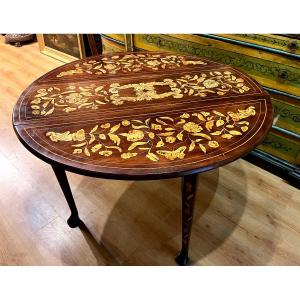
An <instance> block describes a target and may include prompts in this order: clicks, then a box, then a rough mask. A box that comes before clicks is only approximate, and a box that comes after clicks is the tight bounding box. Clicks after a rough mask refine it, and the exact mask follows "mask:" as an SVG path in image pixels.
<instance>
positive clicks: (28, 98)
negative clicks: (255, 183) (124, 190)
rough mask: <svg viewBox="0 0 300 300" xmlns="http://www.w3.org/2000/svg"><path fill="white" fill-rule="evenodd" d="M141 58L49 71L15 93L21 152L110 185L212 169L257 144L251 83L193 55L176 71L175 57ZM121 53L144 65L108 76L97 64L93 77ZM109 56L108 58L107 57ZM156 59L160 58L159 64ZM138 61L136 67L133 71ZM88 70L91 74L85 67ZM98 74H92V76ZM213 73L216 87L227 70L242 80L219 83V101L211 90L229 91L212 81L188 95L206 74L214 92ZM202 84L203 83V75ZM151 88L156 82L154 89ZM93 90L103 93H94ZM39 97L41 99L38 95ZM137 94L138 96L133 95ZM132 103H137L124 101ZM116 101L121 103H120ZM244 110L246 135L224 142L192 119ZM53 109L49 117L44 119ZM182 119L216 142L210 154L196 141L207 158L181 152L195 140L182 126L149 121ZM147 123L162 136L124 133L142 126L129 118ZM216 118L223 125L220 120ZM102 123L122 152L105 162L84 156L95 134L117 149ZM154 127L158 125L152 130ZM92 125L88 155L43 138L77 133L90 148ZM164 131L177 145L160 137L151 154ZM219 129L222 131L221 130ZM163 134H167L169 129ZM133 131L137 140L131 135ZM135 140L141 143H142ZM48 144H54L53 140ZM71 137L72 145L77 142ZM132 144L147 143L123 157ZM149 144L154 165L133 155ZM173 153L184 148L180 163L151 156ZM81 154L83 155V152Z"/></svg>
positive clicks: (263, 104) (260, 98)
mask: <svg viewBox="0 0 300 300" xmlns="http://www.w3.org/2000/svg"><path fill="white" fill-rule="evenodd" d="M144 53H145V52H140V53H138V52H134V53H127V54H126V53H125V54H124V53H120V54H112V55H105V56H97V57H92V58H87V59H83V60H78V61H76V62H72V63H69V64H66V65H64V66H62V67H59V68H57V69H54V70H53V71H51V72H49V73H47V74H45V75H44V76H42V77H41V78H39V79H37V80H36V81H35V82H34V83H33V84H31V85H30V86H29V87H28V88H27V89H26V90H25V91H24V93H23V94H22V95H21V97H20V99H19V101H18V102H17V104H16V106H15V109H14V113H13V124H14V128H15V130H16V133H17V135H18V136H19V138H20V140H21V141H22V143H23V144H24V145H25V146H26V147H27V149H28V150H30V151H31V152H32V153H33V154H35V155H36V156H38V157H39V158H41V159H42V160H44V161H46V162H48V163H51V164H58V165H61V166H63V167H64V168H65V169H67V170H69V171H73V172H76V173H80V174H86V175H91V176H99V177H105V178H116V179H156V178H166V177H175V176H182V175H187V174H190V173H194V172H202V171H206V170H208V169H212V168H216V167H218V166H221V165H223V164H225V163H228V162H230V161H233V160H235V159H237V158H239V157H241V156H243V155H245V154H247V153H248V152H249V151H250V150H251V149H253V148H254V147H256V146H257V145H258V144H259V143H260V142H261V141H262V140H263V138H264V137H265V135H266V133H267V132H268V130H269V129H270V127H271V123H272V108H271V102H270V100H269V96H268V95H267V94H266V93H265V92H264V91H263V90H262V88H261V86H260V85H259V84H258V83H257V82H256V81H255V80H253V79H251V78H250V77H249V76H247V75H245V74H243V73H241V72H240V71H237V70H235V69H233V68H231V67H229V66H225V65H221V64H218V63H215V62H210V61H207V60H206V59H202V58H198V57H188V56H182V57H183V59H184V61H185V62H183V63H182V62H181V63H179V64H178V65H176V62H178V61H179V59H178V58H176V57H175V56H174V57H173V56H172V57H171V58H169V59H167V62H169V63H166V64H163V63H162V62H163V61H166V59H164V57H166V56H168V55H174V54H171V53H160V52H158V53H157V52H151V54H147V52H146V54H147V55H151V56H153V55H157V58H155V57H154V58H153V57H152V58H150V59H148V60H147V61H146V62H145V60H143V59H144V58H143V57H138V55H145V54H144ZM124 55H131V56H132V55H134V56H135V57H133V58H131V57H130V56H129V58H127V61H131V60H135V61H136V62H138V63H139V62H140V61H143V64H140V65H138V67H136V66H135V67H131V69H128V68H127V69H126V64H123V68H122V69H120V70H117V71H115V69H116V68H115V67H114V65H113V64H112V63H107V62H106V63H102V65H105V66H106V68H103V70H104V71H105V73H102V72H101V71H99V65H100V62H101V61H102V60H103V59H104V62H105V59H107V60H112V61H113V62H114V63H115V64H117V63H118V62H119V61H120V59H121V58H122V57H124ZM111 57H114V58H113V59H112V58H111ZM116 57H117V58H116ZM161 58H163V59H162V60H161ZM172 60H174V62H172ZM181 60H182V59H181ZM199 60H201V61H202V62H204V64H195V63H186V61H192V62H198V61H199ZM89 62H90V63H89ZM158 62H160V64H158ZM84 63H87V65H83V64H84ZM138 63H135V64H136V65H137V64H138ZM129 64H130V63H129ZM90 65H92V66H95V67H96V68H91V66H90ZM163 65H164V66H163ZM76 66H78V67H77V73H75V72H74V73H73V74H71V73H69V74H67V73H64V72H66V71H70V70H75V69H76ZM97 67H98V68H97ZM97 72H98V73H99V74H96V73H97ZM210 72H214V73H213V74H214V75H213V76H212V75H210V74H212V73H210ZM216 72H219V73H221V74H222V75H223V79H221V80H223V81H224V76H225V75H224V73H226V72H231V73H232V74H231V75H230V76H233V77H232V78H234V77H236V78H241V80H243V81H244V82H243V83H239V82H238V81H237V82H235V83H230V80H229V81H228V82H229V83H228V82H225V83H226V84H231V85H232V86H233V88H231V89H230V88H229V91H227V92H223V93H224V95H218V94H217V92H219V93H222V91H225V90H227V89H228V86H226V87H224V88H222V84H221V83H220V82H219V85H218V87H216V88H210V89H208V90H210V91H206V92H205V93H206V94H207V96H206V97H203V96H202V97H201V96H195V93H196V92H197V89H195V88H197V82H196V81H197V80H198V79H199V78H200V77H201V74H204V75H203V76H206V77H205V78H206V79H207V78H214V79H213V80H214V81H210V82H209V81H206V85H207V86H208V83H209V84H210V86H214V85H216V83H215V81H216V78H217V77H218V76H220V75H218V73H216ZM186 76H190V79H188V81H189V83H188V85H189V86H191V85H193V87H194V91H193V92H192V91H190V90H191V88H190V87H189V86H187V85H186V84H185V82H183V81H181V82H180V81H178V80H182V79H183V78H187V77H186ZM195 76H198V79H194V80H192V79H193V78H195ZM201 78H202V79H203V77H201ZM202 79H201V80H202ZM183 80H184V79H183ZM235 80H236V79H235ZM233 81H234V80H233ZM233 81H231V82H233ZM153 82H155V83H154V84H153ZM168 82H171V83H168ZM174 82H175V84H174ZM141 83H143V85H141ZM147 83H148V85H147ZM179 83H180V84H179ZM112 84H114V85H113V86H117V88H114V87H113V88H112ZM130 84H133V87H132V86H131V87H129V85H130ZM243 84H244V85H245V86H246V87H248V88H249V90H248V91H244V93H239V92H237V91H238V89H239V87H237V86H238V85H241V86H243ZM99 86H102V87H103V88H102V89H101V90H97V87H99ZM120 86H125V88H122V87H121V88H120ZM199 86H200V87H203V86H204V85H203V82H202V83H201V82H200V83H199ZM178 87H180V88H181V90H180V93H181V94H182V96H181V98H176V92H178V91H177V90H176V89H177V88H178ZM51 88H52V89H53V90H52V91H50V92H49V91H48V89H51ZM138 88H140V91H138ZM56 89H59V90H56ZM151 89H152V91H151ZM172 89H173V91H172ZM218 89H219V90H218ZM95 90H96V91H95ZM153 90H154V92H153ZM38 91H40V92H41V93H38ZM43 91H46V93H47V94H46V95H44V97H46V99H41V97H35V96H37V95H38V94H39V95H40V96H43ZM198 91H199V90H198ZM168 92H169V94H166V95H168V96H166V97H164V98H161V99H151V97H152V98H155V97H159V96H157V95H159V94H162V93H168ZM89 93H90V94H89ZM105 93H107V94H108V96H106V100H105V97H104V96H105ZM138 93H139V97H138V96H137V94H138ZM151 93H152V94H151ZM153 93H154V96H153ZM191 93H193V94H191ZM59 94H61V95H60V96H61V98H59ZM89 95H90V96H89ZM128 97H131V98H128ZM47 98H48V99H47ZM35 99H40V100H41V101H40V103H36V104H35V103H33V102H32V101H34V100H35ZM53 99H54V100H53ZM87 99H88V100H87ZM120 99H125V100H124V101H123V100H120ZM126 99H127V100H128V99H129V100H130V101H127V100H126ZM132 99H134V100H136V101H131V100H132ZM96 100H97V101H101V102H102V103H105V104H98V103H96V102H95V101H96ZM51 101H52V102H54V103H55V106H53V103H52V102H51ZM85 101H87V102H85ZM122 101H123V103H121V102H122ZM36 102H39V101H36ZM86 103H93V105H94V108H96V109H92V108H91V107H89V106H88V105H87V104H86ZM120 103H121V104H120ZM116 104H119V105H116ZM42 105H44V106H46V105H47V107H46V109H44V108H43V106H42ZM59 105H68V106H59ZM81 105H82V106H81ZM96 106H97V107H96ZM251 106H252V107H254V109H255V115H251V116H250V117H248V118H245V119H243V120H242V121H247V122H249V125H248V126H247V127H248V128H249V129H248V130H247V132H245V133H243V132H242V135H238V136H234V137H232V138H231V139H224V138H222V137H221V136H211V135H210V134H211V133H212V131H218V127H216V126H214V128H213V129H212V130H211V131H208V130H207V129H206V127H205V124H206V122H204V121H201V120H200V119H198V118H197V116H192V114H196V113H197V114H199V113H200V112H201V111H202V112H209V113H210V115H211V116H213V117H214V120H215V121H216V120H217V119H219V116H217V115H215V114H214V113H213V111H214V110H215V111H218V112H220V113H222V114H224V116H226V117H228V115H227V113H228V112H232V113H237V112H238V110H239V109H242V110H245V109H247V108H249V107H251ZM32 107H33V108H32ZM36 107H39V110H38V109H35V108H36ZM66 107H69V108H68V109H69V110H72V109H76V110H73V111H69V112H65V111H64V109H65V108H66ZM53 108H54V110H53V111H52V113H49V111H50V112H51V110H52V109H53ZM43 109H44V110H45V111H46V113H47V112H48V113H49V114H48V115H44V116H41V114H39V115H35V114H33V112H34V113H37V111H39V113H41V111H42V110H43ZM68 109H67V110H68ZM183 114H186V115H187V114H188V115H190V118H187V119H185V120H186V123H188V122H192V123H197V124H198V125H199V124H200V126H201V127H202V131H201V133H206V134H209V135H210V137H211V139H212V140H214V141H216V142H218V144H219V147H217V148H211V147H209V146H208V142H209V140H207V139H206V138H203V137H198V139H202V140H201V141H200V143H202V144H203V145H204V146H205V148H206V153H204V152H203V151H202V150H201V149H200V148H199V146H198V144H197V145H196V147H195V149H194V150H192V151H190V152H188V149H189V147H190V144H191V139H190V138H191V137H192V139H193V140H196V137H194V136H193V135H192V134H193V133H192V132H188V131H186V130H184V127H183V126H184V125H183V124H181V125H176V126H173V122H172V121H170V120H168V119H164V120H163V119H160V121H163V122H165V123H166V124H168V125H161V124H159V123H157V121H156V119H157V118H158V117H168V118H170V117H171V118H173V119H175V121H176V122H179V121H180V120H181V119H182V118H180V116H181V115H183ZM149 118H150V121H148V122H149V124H150V125H152V124H153V125H152V126H154V127H152V128H156V129H157V128H158V129H160V128H159V127H161V128H162V129H163V130H158V129H157V130H153V129H151V128H150V129H149V128H146V127H143V128H139V129H134V128H132V127H131V126H132V124H135V127H137V126H139V125H143V124H142V123H140V124H139V123H138V122H135V121H132V120H138V121H140V122H145V121H146V120H147V119H149ZM207 118H209V117H205V119H207ZM220 119H222V117H221V118H220ZM223 119H224V118H223ZM124 120H129V121H130V122H131V125H130V126H123V125H122V124H121V122H122V121H124ZM230 120H231V123H232V118H230ZM105 123H110V128H112V127H113V126H115V125H118V124H121V126H120V128H119V129H118V130H117V131H116V132H114V134H117V135H118V137H119V138H120V139H121V142H120V145H119V146H120V147H121V148H122V150H121V151H122V153H120V152H119V150H117V149H112V148H110V149H109V151H112V155H111V156H107V157H106V156H101V155H99V152H100V150H99V151H96V152H95V153H93V152H92V151H91V148H92V147H93V146H94V145H95V144H96V143H97V142H98V141H100V142H101V140H100V139H99V135H98V134H99V133H104V134H105V135H106V141H104V140H102V142H103V143H104V144H105V145H106V146H117V145H116V143H118V142H117V141H115V142H114V141H111V140H110V138H109V137H108V135H107V134H108V133H109V130H110V129H108V128H107V129H102V128H100V125H103V124H105ZM155 124H157V125H158V127H157V126H156V125H155ZM96 125H98V129H97V130H96V131H95V133H96V141H94V142H92V143H91V144H90V145H87V148H88V150H89V153H88V154H89V155H90V156H88V155H86V154H85V153H84V152H82V153H77V154H76V153H75V154H73V150H74V149H75V148H76V147H73V146H72V145H76V144H80V142H81V143H82V142H83V141H81V138H79V139H77V141H74V140H73V141H66V142H63V141H57V142H55V141H52V140H51V139H50V136H46V134H47V132H55V133H63V132H67V131H69V132H70V134H72V133H76V132H77V131H78V130H80V129H83V130H84V133H85V137H86V139H87V141H88V142H89V141H90V135H89V132H90V131H91V130H92V129H93V128H94V127H95V126H96ZM144 125H145V124H144ZM171 125H172V126H171ZM155 126H156V127H155ZM171 127H173V128H175V129H176V130H175V134H174V135H173V136H175V137H176V136H177V134H178V133H180V132H181V131H182V130H183V131H182V134H183V138H182V141H181V140H179V139H176V141H175V142H174V143H167V142H166V137H162V136H161V139H162V140H163V143H164V146H162V147H160V148H157V147H156V145H157V143H158V142H159V141H160V137H159V135H158V134H160V133H162V132H167V131H164V129H166V128H171ZM239 127H241V125H239ZM219 128H222V126H221V127H219ZM235 129H236V128H235ZM134 130H135V131H134ZM169 130H170V131H172V130H171V129H169ZM190 130H192V131H193V130H197V128H194V129H193V128H190ZM228 130H229V128H228ZM238 130H239V131H240V132H241V129H240V128H238ZM81 132H82V131H81ZM129 132H131V135H132V134H133V136H130V137H126V136H122V135H119V134H121V133H129ZM149 132H154V133H155V139H153V140H151V139H150V138H149ZM227 132H228V131H227ZM135 133H137V134H138V135H137V136H134V134H135ZM223 133H224V132H223ZM48 134H49V133H48ZM142 136H143V138H141V137H142ZM53 138H54V139H55V137H54V136H53ZM74 139H75V140H76V138H74ZM171 140H172V139H170V138H169V139H168V141H171ZM134 141H138V142H146V141H149V142H148V143H147V144H144V145H139V146H137V147H135V149H133V150H134V151H132V150H131V151H128V147H129V146H130V145H131V144H132V143H133V142H134ZM151 145H152V148H151V150H150V151H151V153H154V154H155V156H156V157H158V158H159V160H158V161H154V160H157V159H156V158H154V159H153V160H150V159H149V158H147V156H146V155H147V153H148V152H147V150H140V149H139V148H147V147H150V146H151ZM180 147H186V149H185V151H184V158H178V157H175V158H174V159H168V158H166V157H165V156H164V155H161V154H158V153H157V151H159V152H160V153H161V151H173V150H176V149H178V148H180ZM192 147H193V146H192ZM81 148H82V150H84V148H85V146H84V147H81ZM105 149H106V150H108V149H107V148H105V147H104V146H102V149H101V150H102V151H103V150H105ZM181 149H183V148H181ZM86 152H87V151H86ZM127 152H133V153H138V154H137V155H136V156H135V157H132V158H129V159H123V158H122V157H121V154H123V153H127ZM175 156H176V154H175Z"/></svg>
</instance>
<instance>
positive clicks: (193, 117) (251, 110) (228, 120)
mask: <svg viewBox="0 0 300 300" xmlns="http://www.w3.org/2000/svg"><path fill="white" fill-rule="evenodd" d="M255 114H256V111H255V107H254V106H249V107H248V108H245V109H238V110H237V111H236V112H232V111H227V112H219V111H216V110H213V111H211V112H208V111H200V112H193V113H183V114H181V115H178V116H175V117H170V116H161V117H156V118H147V119H145V120H142V119H132V120H122V121H121V122H119V123H117V124H111V123H103V124H96V125H95V126H94V127H93V128H92V127H91V128H90V129H89V130H84V129H82V128H81V129H79V130H77V131H75V132H70V131H65V132H54V131H49V132H47V133H46V136H47V137H48V138H49V139H50V140H51V141H52V142H53V143H69V144H70V151H71V152H72V153H73V154H76V155H84V156H88V157H89V156H91V155H98V157H99V158H100V157H109V156H112V155H114V154H117V155H119V156H120V157H121V158H122V159H131V158H134V157H136V156H137V155H139V154H143V155H145V156H146V157H147V158H148V159H149V160H150V161H154V162H156V161H159V160H160V159H161V158H162V157H164V158H166V159H168V160H175V159H183V158H184V157H185V156H186V155H187V154H188V153H192V152H195V151H197V152H198V153H200V154H201V153H202V154H203V155H205V154H206V153H209V152H210V151H211V150H212V149H215V148H219V147H222V141H225V140H231V139H233V140H235V139H236V138H237V137H238V136H242V135H243V134H244V133H246V132H247V131H248V129H249V126H250V122H249V120H245V119H250V118H251V117H253V116H255ZM217 140H218V141H217ZM220 143H221V145H220Z"/></svg>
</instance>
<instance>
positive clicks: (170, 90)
mask: <svg viewBox="0 0 300 300" xmlns="http://www.w3.org/2000/svg"><path fill="white" fill-rule="evenodd" d="M103 59H104V58H103ZM249 90H250V87H249V86H247V84H245V82H244V79H243V78H240V77H239V76H238V75H236V74H234V73H232V72H231V71H210V72H200V73H198V74H193V75H189V74H187V75H181V76H177V77H175V78H174V77H173V78H165V79H161V80H157V81H150V82H135V83H118V82H117V83H110V84H106V85H105V84H103V85H99V84H96V83H90V84H87V85H68V86H66V87H65V88H64V89H62V88H60V87H58V86H50V87H47V88H41V89H39V90H37V92H36V93H35V94H34V95H33V99H32V100H31V101H30V105H31V111H32V114H33V115H41V116H47V115H50V114H52V113H54V112H55V111H62V112H66V113H69V112H72V111H76V110H79V109H91V110H97V109H99V108H100V107H101V106H103V105H107V104H111V105H122V104H124V103H125V102H139V101H151V100H161V99H165V98H168V99H175V100H176V99H180V98H187V97H191V98H194V97H200V98H205V97H208V96H212V95H215V96H220V97H221V96H224V95H227V94H229V93H232V94H240V95H241V94H244V93H246V92H248V91H249Z"/></svg>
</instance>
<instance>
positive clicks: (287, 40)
mask: <svg viewBox="0 0 300 300" xmlns="http://www.w3.org/2000/svg"><path fill="white" fill-rule="evenodd" d="M215 36H220V37H224V38H227V39H230V40H233V41H241V42H246V43H250V44H252V45H254V46H255V45H257V46H263V47H267V48H270V49H275V50H280V51H283V52H286V53H287V54H289V53H291V54H300V40H298V39H296V38H292V37H285V36H280V35H275V34H216V35H215Z"/></svg>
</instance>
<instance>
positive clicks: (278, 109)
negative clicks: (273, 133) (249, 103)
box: [268, 91, 300, 135]
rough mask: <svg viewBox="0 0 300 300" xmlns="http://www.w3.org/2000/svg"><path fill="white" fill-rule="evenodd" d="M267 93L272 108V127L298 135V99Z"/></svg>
mask: <svg viewBox="0 0 300 300" xmlns="http://www.w3.org/2000/svg"><path fill="white" fill-rule="evenodd" d="M268 92H269V94H270V96H271V100H272V104H273V108H274V125H275V126H277V127H280V128H283V129H286V130H289V131H292V132H294V133H297V134H299V135H300V98H298V99H295V98H292V97H288V96H285V95H280V94H278V93H272V92H270V91H268Z"/></svg>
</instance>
